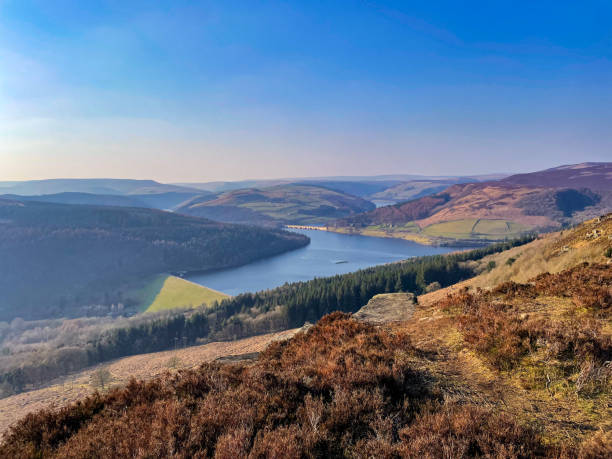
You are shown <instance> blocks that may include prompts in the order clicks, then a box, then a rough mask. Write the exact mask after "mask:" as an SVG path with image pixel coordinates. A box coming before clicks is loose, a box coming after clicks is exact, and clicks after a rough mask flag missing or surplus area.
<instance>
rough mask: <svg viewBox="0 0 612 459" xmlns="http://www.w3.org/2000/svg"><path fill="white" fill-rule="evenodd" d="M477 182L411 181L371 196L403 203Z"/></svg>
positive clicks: (461, 180)
mask: <svg viewBox="0 0 612 459" xmlns="http://www.w3.org/2000/svg"><path fill="white" fill-rule="evenodd" d="M475 181H476V180H473V179H469V178H465V179H461V178H456V179H447V180H443V179H440V180H411V181H409V182H402V183H399V184H397V185H394V186H391V187H389V188H386V189H384V190H382V191H378V192H377V193H374V194H372V195H371V196H370V199H372V200H374V201H395V202H403V201H410V200H412V199H417V198H421V197H423V196H428V195H430V194H436V193H439V192H440V191H444V190H445V189H446V188H448V187H449V186H452V185H456V184H458V183H471V182H475Z"/></svg>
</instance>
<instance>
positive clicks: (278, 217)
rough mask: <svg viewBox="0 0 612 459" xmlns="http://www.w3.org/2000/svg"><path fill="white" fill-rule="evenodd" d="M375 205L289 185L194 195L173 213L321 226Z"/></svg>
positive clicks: (224, 220) (335, 192)
mask: <svg viewBox="0 0 612 459" xmlns="http://www.w3.org/2000/svg"><path fill="white" fill-rule="evenodd" d="M374 207H375V206H374V204H372V203H370V202H368V201H366V200H364V199H362V198H359V197H357V196H352V195H349V194H346V193H342V192H339V191H335V190H332V189H328V188H323V187H319V186H312V185H297V184H292V185H278V186H273V187H270V188H261V189H258V188H249V189H243V190H235V191H229V192H226V193H222V194H221V195H219V196H218V197H217V198H216V199H213V200H208V199H201V198H195V199H193V200H191V201H189V202H187V203H185V204H184V205H182V206H180V207H178V208H177V209H176V212H179V213H183V214H186V215H194V216H198V217H205V218H210V219H212V220H216V221H222V222H230V223H249V224H258V225H284V224H294V225H322V224H324V223H326V222H329V221H332V220H334V219H337V218H341V217H344V216H348V215H353V214H357V213H359V212H365V211H368V210H372V209H373V208H374Z"/></svg>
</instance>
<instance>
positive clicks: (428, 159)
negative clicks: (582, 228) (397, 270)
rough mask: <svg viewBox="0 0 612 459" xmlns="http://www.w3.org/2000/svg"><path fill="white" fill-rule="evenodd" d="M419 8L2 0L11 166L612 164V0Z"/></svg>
mask: <svg viewBox="0 0 612 459" xmlns="http://www.w3.org/2000/svg"><path fill="white" fill-rule="evenodd" d="M126 3H129V5H127V4H126ZM413 3H414V2H400V1H396V2H393V1H384V2H383V1H379V2H357V1H350V2H313V1H308V2H298V1H294V2H274V1H272V2H268V1H266V2H257V3H254V2H247V1H238V2H175V1H174V2H169V1H168V2H149V1H133V2H116V1H107V2H97V1H78V2H77V1H54V2H48V1H38V2H37V1H25V0H19V1H2V2H0V165H1V168H0V180H25V179H39V178H51V177H117V178H150V179H157V180H160V181H166V182H171V181H183V182H185V181H207V180H238V179H245V178H273V177H296V176H330V175H372V174H388V173H422V174H429V175H434V174H439V175H442V174H447V175H459V174H467V173H469V174H475V173H489V172H518V171H527V170H537V169H543V168H546V167H551V166H554V165H558V164H568V163H576V162H581V161H605V160H610V158H611V154H610V151H611V147H612V131H611V130H610V129H609V122H610V119H611V117H612V78H611V77H612V64H611V62H610V54H611V49H612V48H611V46H610V45H611V44H612V35H611V32H610V27H609V24H610V18H611V13H612V7H611V6H610V4H609V3H608V2H604V1H591V2H586V3H585V2H559V1H555V2H553V1H543V2H537V4H532V2H522V4H521V6H518V5H517V3H516V2H494V3H495V5H493V3H492V2H470V3H469V4H465V3H463V2H435V4H434V3H431V2H429V3H425V4H419V5H417V4H413ZM587 5H588V7H587Z"/></svg>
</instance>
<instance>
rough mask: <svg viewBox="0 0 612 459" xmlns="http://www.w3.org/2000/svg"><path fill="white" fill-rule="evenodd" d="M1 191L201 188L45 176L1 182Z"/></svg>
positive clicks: (134, 191) (152, 191)
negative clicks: (42, 178)
mask: <svg viewBox="0 0 612 459" xmlns="http://www.w3.org/2000/svg"><path fill="white" fill-rule="evenodd" d="M0 191H2V192H3V193H5V194H18V195H24V196H33V195H43V194H57V193H67V192H72V193H90V194H112V195H128V194H156V193H168V192H182V193H184V192H189V193H198V192H200V191H202V190H196V189H194V188H189V187H184V186H178V185H166V184H164V183H159V182H156V181H154V180H132V179H46V180H27V181H23V182H0Z"/></svg>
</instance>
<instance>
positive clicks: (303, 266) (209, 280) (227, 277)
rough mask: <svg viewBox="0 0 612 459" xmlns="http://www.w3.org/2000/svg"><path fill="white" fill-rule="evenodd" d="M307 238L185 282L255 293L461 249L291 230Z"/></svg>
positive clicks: (221, 290) (228, 292)
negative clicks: (293, 246) (290, 248)
mask: <svg viewBox="0 0 612 459" xmlns="http://www.w3.org/2000/svg"><path fill="white" fill-rule="evenodd" d="M292 231H295V232H297V233H302V234H306V235H307V236H308V237H310V241H311V242H310V244H309V245H307V246H306V247H303V248H300V249H297V250H294V251H291V252H286V253H283V254H281V255H277V256H275V257H271V258H266V259H263V260H258V261H255V262H253V263H249V264H247V265H244V266H240V267H237V268H230V269H223V270H219V271H211V272H207V273H201V274H192V275H188V276H186V279H188V280H190V281H192V282H195V283H197V284H200V285H204V286H206V287H209V288H212V289H215V290H218V291H220V292H223V293H227V294H228V295H232V296H234V295H238V294H239V293H244V292H257V291H260V290H266V289H270V288H274V287H278V286H280V285H283V284H284V283H285V282H297V281H307V280H310V279H314V278H315V277H327V276H333V275H335V274H344V273H349V272H352V271H356V270H358V269H362V268H368V267H370V266H376V265H380V264H384V263H389V262H392V261H398V260H403V259H406V258H411V257H418V256H422V255H436V254H442V253H447V252H451V251H456V250H461V249H460V248H457V247H452V248H451V247H431V246H427V245H421V244H417V243H415V242H411V241H405V240H402V239H390V238H378V237H369V236H359V235H347V234H338V233H329V232H327V231H317V230H292Z"/></svg>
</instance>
